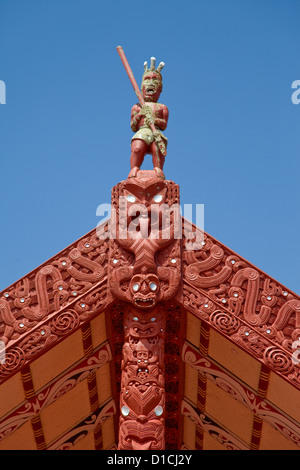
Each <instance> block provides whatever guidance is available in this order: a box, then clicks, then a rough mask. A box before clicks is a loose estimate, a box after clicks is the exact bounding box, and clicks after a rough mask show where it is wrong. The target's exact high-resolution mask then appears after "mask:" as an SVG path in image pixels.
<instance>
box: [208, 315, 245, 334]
mask: <svg viewBox="0 0 300 470" xmlns="http://www.w3.org/2000/svg"><path fill="white" fill-rule="evenodd" d="M210 321H211V322H212V324H213V325H214V326H215V327H216V328H218V330H220V331H222V332H223V333H226V334H227V335H232V334H234V333H235V332H236V331H237V330H238V329H239V327H240V321H239V319H238V318H236V317H235V316H234V315H231V314H230V313H228V312H224V311H222V310H216V311H215V312H213V313H212V314H211V315H210Z"/></svg>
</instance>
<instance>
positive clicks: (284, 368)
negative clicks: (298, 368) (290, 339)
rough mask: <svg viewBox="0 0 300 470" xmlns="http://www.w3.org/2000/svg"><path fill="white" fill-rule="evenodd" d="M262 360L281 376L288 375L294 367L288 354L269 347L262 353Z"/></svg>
mask: <svg viewBox="0 0 300 470" xmlns="http://www.w3.org/2000/svg"><path fill="white" fill-rule="evenodd" d="M264 360H265V362H266V364H267V365H268V366H270V367H271V368H272V369H273V370H275V371H276V372H280V373H281V374H283V375H287V374H289V373H290V372H291V371H292V369H293V367H294V366H293V363H292V359H291V357H290V356H289V354H288V353H287V352H285V351H283V350H282V349H279V348H276V347H275V346H270V347H269V348H267V349H266V350H265V351H264Z"/></svg>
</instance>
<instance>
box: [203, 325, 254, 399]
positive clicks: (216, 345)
mask: <svg viewBox="0 0 300 470" xmlns="http://www.w3.org/2000/svg"><path fill="white" fill-rule="evenodd" d="M208 355H209V356H210V357H211V358H212V359H214V360H215V361H217V362H218V363H219V364H220V365H222V366H223V367H225V369H228V370H229V371H230V372H232V373H233V374H234V375H235V376H236V377H238V378H239V379H240V380H242V381H243V382H245V383H246V384H248V385H249V386H250V387H251V388H253V389H254V390H257V388H258V383H259V375H260V368H261V364H260V362H258V361H257V360H256V359H254V358H253V357H252V356H250V355H249V354H247V353H246V352H245V351H243V350H242V349H240V348H239V347H238V346H235V345H234V344H232V343H231V342H230V341H229V340H227V339H226V338H224V337H223V336H222V335H220V334H219V333H217V332H216V331H214V330H211V332H210V340H209V353H208Z"/></svg>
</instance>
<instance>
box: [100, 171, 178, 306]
mask: <svg viewBox="0 0 300 470" xmlns="http://www.w3.org/2000/svg"><path fill="white" fill-rule="evenodd" d="M145 175H146V177H144V178H143V176H145ZM147 177H148V178H147ZM174 186H175V185H174V183H173V182H170V181H162V180H161V179H160V178H158V177H157V176H156V174H155V172H151V171H150V172H141V177H136V178H130V179H128V180H126V181H124V182H122V183H119V185H118V186H117V187H116V188H114V190H113V198H112V205H113V207H114V208H115V219H114V221H113V225H114V226H115V227H116V229H115V232H116V239H112V240H110V262H109V279H108V282H109V286H110V289H111V293H112V294H113V296H114V297H116V298H118V299H120V300H125V301H127V302H132V303H133V304H134V305H135V306H136V307H138V308H143V309H146V308H153V307H154V306H155V305H156V304H157V302H161V301H166V300H169V299H171V298H172V297H173V296H174V295H175V294H176V291H177V290H178V288H179V285H180V282H181V240H180V239H175V238H174V233H175V230H176V217H177V215H176V212H174V211H170V212H169V217H168V220H167V221H166V224H165V226H164V221H163V220H162V219H163V216H164V213H165V212H166V213H167V212H168V209H170V207H171V206H173V205H176V204H178V201H179V191H178V187H177V188H176V189H177V191H174V189H175V188H174ZM170 189H171V190H170ZM120 201H121V203H122V204H123V206H122V207H120ZM131 201H132V202H131ZM156 201H157V202H156ZM124 204H125V205H126V206H127V207H126V208H125V209H124ZM164 210H165V212H164ZM137 214H139V217H137ZM121 232H122V235H121Z"/></svg>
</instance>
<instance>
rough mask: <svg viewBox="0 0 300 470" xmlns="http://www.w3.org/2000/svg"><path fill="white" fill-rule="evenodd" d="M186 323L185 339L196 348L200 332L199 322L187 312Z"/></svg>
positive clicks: (198, 344)
mask: <svg viewBox="0 0 300 470" xmlns="http://www.w3.org/2000/svg"><path fill="white" fill-rule="evenodd" d="M186 315H187V323H186V339H187V341H189V342H190V343H192V344H193V345H194V346H196V348H199V346H200V330H201V321H200V320H199V319H198V318H196V317H195V315H192V314H191V313H189V312H186Z"/></svg>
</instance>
